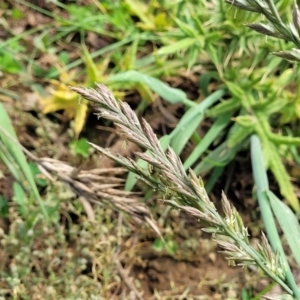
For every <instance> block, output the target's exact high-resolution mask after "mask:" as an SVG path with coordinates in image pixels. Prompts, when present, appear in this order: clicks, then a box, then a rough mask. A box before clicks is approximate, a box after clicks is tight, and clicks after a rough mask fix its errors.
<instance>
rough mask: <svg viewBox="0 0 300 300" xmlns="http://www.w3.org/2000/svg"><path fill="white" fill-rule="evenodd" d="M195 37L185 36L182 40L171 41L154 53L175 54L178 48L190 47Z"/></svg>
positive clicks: (194, 41)
mask: <svg viewBox="0 0 300 300" xmlns="http://www.w3.org/2000/svg"><path fill="white" fill-rule="evenodd" d="M196 41H197V40H196V39H195V38H194V37H192V38H190V37H188V38H185V39H182V40H179V41H178V42H176V43H172V44H171V45H168V46H164V47H162V48H160V49H159V50H157V52H156V54H157V55H167V54H175V53H177V52H178V51H180V50H185V49H188V48H189V47H191V46H192V45H195V43H196Z"/></svg>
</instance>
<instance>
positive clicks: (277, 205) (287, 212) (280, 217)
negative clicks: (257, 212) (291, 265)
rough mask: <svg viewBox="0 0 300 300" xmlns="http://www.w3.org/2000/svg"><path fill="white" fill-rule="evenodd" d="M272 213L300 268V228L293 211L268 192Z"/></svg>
mask: <svg viewBox="0 0 300 300" xmlns="http://www.w3.org/2000/svg"><path fill="white" fill-rule="evenodd" d="M267 195H268V197H269V200H270V203H271V208H272V211H273V212H274V215H275V217H276V219H277V221H278V223H279V225H280V227H281V229H282V231H283V233H284V235H285V237H286V239H287V242H288V244H289V246H290V248H291V250H292V253H293V255H294V258H295V260H296V262H297V264H298V265H299V266H300V252H299V249H300V226H299V222H298V219H297V217H296V216H295V214H294V213H293V211H292V210H291V209H290V208H289V207H288V206H287V205H286V204H285V203H284V202H282V201H281V200H280V199H278V197H277V196H276V195H275V194H274V193H273V192H272V191H267Z"/></svg>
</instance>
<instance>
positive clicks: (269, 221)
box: [251, 135, 300, 299]
mask: <svg viewBox="0 0 300 300" xmlns="http://www.w3.org/2000/svg"><path fill="white" fill-rule="evenodd" d="M251 162H252V169H253V177H254V182H255V185H256V193H257V199H258V203H259V207H260V210H261V216H262V219H263V222H264V224H265V227H266V232H267V236H268V240H269V242H270V244H271V246H272V248H273V250H274V251H275V252H278V253H279V254H280V255H281V258H282V259H283V261H285V262H286V268H287V270H286V276H287V281H288V283H289V286H290V288H291V289H292V290H293V292H294V293H295V295H294V296H297V299H298V298H299V295H300V291H299V289H298V287H297V285H296V283H295V280H294V278H293V274H292V272H291V270H290V268H289V265H288V263H287V261H286V256H285V253H284V251H283V247H282V244H281V241H280V237H279V234H278V231H277V228H276V224H275V220H274V217H273V214H272V210H271V207H270V203H269V199H268V196H267V192H268V191H269V182H268V177H267V172H266V168H265V165H264V159H263V153H262V149H261V143H260V140H259V138H258V136H257V135H252V136H251Z"/></svg>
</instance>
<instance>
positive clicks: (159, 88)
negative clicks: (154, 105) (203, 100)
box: [107, 70, 196, 107]
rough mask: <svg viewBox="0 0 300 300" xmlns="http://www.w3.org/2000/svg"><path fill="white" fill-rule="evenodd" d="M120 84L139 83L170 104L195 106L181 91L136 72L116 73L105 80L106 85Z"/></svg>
mask: <svg viewBox="0 0 300 300" xmlns="http://www.w3.org/2000/svg"><path fill="white" fill-rule="evenodd" d="M122 82H130V83H134V82H141V83H144V84H146V85H148V86H149V87H150V89H151V90H152V91H154V92H155V93H157V94H158V95H159V96H161V97H162V98H163V99H165V100H166V101H168V102H170V103H181V104H183V105H186V106H188V107H194V106H196V103H194V102H193V101H191V100H189V99H188V98H187V96H186V94H185V93H184V92H183V91H182V90H180V89H176V88H172V87H170V86H169V85H167V84H166V83H164V82H163V81H161V80H159V79H157V78H154V77H151V76H149V75H146V74H143V73H141V72H138V71H133V70H130V71H126V72H123V73H118V74H116V75H112V76H111V77H110V78H109V79H108V80H107V83H122Z"/></svg>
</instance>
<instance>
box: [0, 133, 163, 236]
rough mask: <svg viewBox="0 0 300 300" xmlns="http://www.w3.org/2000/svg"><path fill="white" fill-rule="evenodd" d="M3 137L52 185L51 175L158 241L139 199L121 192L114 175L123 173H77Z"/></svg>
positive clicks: (120, 182) (88, 209) (121, 170)
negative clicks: (144, 228) (124, 215)
mask: <svg viewBox="0 0 300 300" xmlns="http://www.w3.org/2000/svg"><path fill="white" fill-rule="evenodd" d="M3 133H4V134H5V135H7V136H8V137H9V138H10V139H11V140H12V141H13V142H14V143H15V144H16V145H18V146H19V147H20V148H21V149H22V150H23V151H24V152H25V153H26V154H27V156H28V157H30V158H31V159H32V160H33V161H35V162H36V163H37V164H38V165H39V167H40V169H41V171H42V172H43V173H44V175H45V176H46V177H48V178H49V179H50V180H51V181H55V180H54V178H53V177H52V176H51V173H52V174H54V175H55V176H56V177H57V178H58V179H59V180H61V181H63V182H65V183H67V184H68V185H69V186H70V188H71V189H72V190H73V192H74V193H75V194H76V195H78V196H79V197H82V198H83V199H85V200H87V201H88V202H93V203H96V204H104V205H110V206H112V207H114V208H116V209H118V210H120V211H123V212H125V213H128V214H129V215H131V216H132V217H133V218H134V219H135V220H137V221H139V222H141V221H142V222H146V223H147V224H148V225H149V226H150V227H151V228H152V229H153V230H154V231H155V232H156V233H157V234H158V235H159V236H160V237H161V234H160V231H159V228H158V226H157V224H156V222H155V220H154V219H153V217H152V214H151V212H150V210H149V209H148V207H147V206H146V205H144V204H143V203H142V201H141V199H139V198H138V197H137V196H136V195H135V193H133V192H127V191H124V190H121V189H120V187H121V186H123V184H124V179H122V178H118V177H116V175H122V174H124V172H125V171H126V169H124V168H107V169H104V168H102V169H100V168H96V169H92V170H78V169H77V168H74V167H72V166H70V165H69V164H67V163H65V162H63V161H60V160H56V159H52V158H48V157H44V158H38V157H36V156H35V155H33V154H32V153H31V152H30V151H28V150H27V149H26V148H25V147H23V146H22V145H21V144H20V143H19V142H18V141H17V140H15V139H14V138H13V137H12V136H11V135H10V134H9V133H8V132H6V131H3ZM85 200H83V201H82V200H81V202H82V204H83V206H84V208H85V210H86V213H87V215H88V217H89V219H90V220H93V212H92V211H91V207H90V206H89V205H88V204H87V202H86V201H85ZM161 238H162V237H161Z"/></svg>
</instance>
